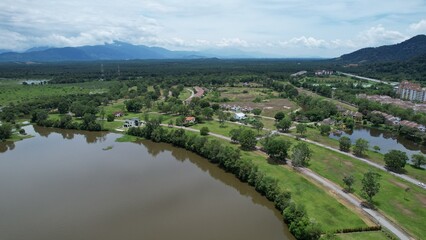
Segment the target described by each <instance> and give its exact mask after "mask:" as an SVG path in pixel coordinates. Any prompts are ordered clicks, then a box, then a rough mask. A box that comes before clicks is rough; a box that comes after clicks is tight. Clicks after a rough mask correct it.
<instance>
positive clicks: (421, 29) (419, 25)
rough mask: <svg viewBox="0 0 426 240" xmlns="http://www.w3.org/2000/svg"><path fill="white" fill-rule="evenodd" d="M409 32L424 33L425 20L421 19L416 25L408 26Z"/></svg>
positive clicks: (425, 28) (425, 30)
mask: <svg viewBox="0 0 426 240" xmlns="http://www.w3.org/2000/svg"><path fill="white" fill-rule="evenodd" d="M410 30H411V31H412V32H414V33H422V34H425V33H426V19H422V20H421V21H420V22H418V23H413V24H411V25H410Z"/></svg>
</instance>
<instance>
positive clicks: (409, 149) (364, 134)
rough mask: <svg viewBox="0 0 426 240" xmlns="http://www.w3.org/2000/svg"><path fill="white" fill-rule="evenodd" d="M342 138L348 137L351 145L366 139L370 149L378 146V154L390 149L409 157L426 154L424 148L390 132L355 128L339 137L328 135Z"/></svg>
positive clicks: (333, 136) (360, 127)
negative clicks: (358, 140) (360, 139)
mask: <svg viewBox="0 0 426 240" xmlns="http://www.w3.org/2000/svg"><path fill="white" fill-rule="evenodd" d="M342 136H346V137H349V138H350V139H351V141H352V143H355V141H356V140H357V139H359V138H363V139H366V140H367V141H368V142H369V144H370V147H371V148H372V147H373V146H379V147H380V151H379V152H380V153H383V154H385V153H387V152H389V151H390V150H392V149H395V150H400V151H403V152H406V153H407V155H408V156H409V157H411V155H413V154H415V153H419V152H421V153H423V154H426V147H425V146H423V145H421V144H419V143H416V142H413V141H411V140H408V139H406V138H404V137H402V136H399V135H398V134H397V133H394V132H391V131H383V130H380V129H375V128H364V127H362V126H356V127H355V128H354V130H352V131H347V132H343V134H342V135H341V136H335V135H333V134H330V137H331V138H334V139H339V138H340V137H342Z"/></svg>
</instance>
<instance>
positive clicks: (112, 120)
mask: <svg viewBox="0 0 426 240" xmlns="http://www.w3.org/2000/svg"><path fill="white" fill-rule="evenodd" d="M114 120H115V116H114V114H108V115H107V121H108V122H114Z"/></svg>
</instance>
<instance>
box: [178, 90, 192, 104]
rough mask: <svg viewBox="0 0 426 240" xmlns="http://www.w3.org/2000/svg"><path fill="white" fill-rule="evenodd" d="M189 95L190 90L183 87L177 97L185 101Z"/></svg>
mask: <svg viewBox="0 0 426 240" xmlns="http://www.w3.org/2000/svg"><path fill="white" fill-rule="evenodd" d="M190 96H191V92H190V91H189V90H188V89H186V88H185V89H183V91H182V92H181V93H180V94H179V99H180V100H182V101H185V100H186V99H188V98H189V97H190Z"/></svg>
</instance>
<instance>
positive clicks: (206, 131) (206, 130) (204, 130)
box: [200, 127, 209, 136]
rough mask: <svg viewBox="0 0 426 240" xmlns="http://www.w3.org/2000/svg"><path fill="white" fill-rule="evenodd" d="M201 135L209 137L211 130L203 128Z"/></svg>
mask: <svg viewBox="0 0 426 240" xmlns="http://www.w3.org/2000/svg"><path fill="white" fill-rule="evenodd" d="M200 134H201V136H207V135H209V128H208V127H202V128H201V129H200Z"/></svg>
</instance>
